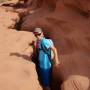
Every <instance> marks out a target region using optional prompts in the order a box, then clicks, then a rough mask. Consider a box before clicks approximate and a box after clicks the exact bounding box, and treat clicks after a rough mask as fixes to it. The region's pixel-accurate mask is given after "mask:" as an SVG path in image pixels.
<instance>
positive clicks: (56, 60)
mask: <svg viewBox="0 0 90 90" xmlns="http://www.w3.org/2000/svg"><path fill="white" fill-rule="evenodd" d="M51 49H52V51H53V53H54V60H55V61H54V62H55V65H58V64H59V63H60V62H59V58H58V53H57V49H56V47H55V46H52V47H51Z"/></svg>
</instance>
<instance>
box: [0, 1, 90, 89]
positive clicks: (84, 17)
mask: <svg viewBox="0 0 90 90" xmlns="http://www.w3.org/2000/svg"><path fill="white" fill-rule="evenodd" d="M22 1H24V2H23V5H25V7H24V8H23V7H20V8H18V9H17V10H16V9H15V6H14V8H12V7H9V8H8V9H7V7H1V9H0V12H2V13H0V20H1V21H2V22H3V23H0V27H1V30H0V43H1V44H0V58H1V59H0V60H1V68H3V69H1V71H0V73H1V74H0V75H1V77H0V78H2V79H1V82H0V83H1V86H2V87H1V89H2V90H12V88H13V87H14V88H13V90H14V89H15V90H21V89H22V90H29V89H30V90H41V87H40V84H39V82H38V79H37V74H36V70H35V65H34V64H33V63H32V62H29V61H30V58H29V57H30V55H31V54H32V52H33V50H32V47H31V46H29V44H30V43H31V42H32V41H33V39H34V36H33V34H32V33H30V32H26V31H33V29H34V28H35V27H41V28H43V30H44V33H45V35H46V37H48V38H51V39H53V41H54V43H55V46H56V48H57V50H58V53H59V60H60V65H58V67H54V68H53V79H54V80H53V86H52V88H53V90H58V89H60V90H90V30H89V29H90V13H89V12H90V11H89V10H90V1H89V0H83V1H82V0H26V1H25V0H20V1H19V2H20V3H21V2H22ZM18 5H20V4H18ZM23 5H22V6H23ZM16 6H17V5H16ZM2 9H4V10H3V11H1V10H2ZM13 9H14V10H13ZM13 11H15V12H13ZM17 12H18V13H17ZM3 13H4V14H3ZM4 15H6V16H5V17H4ZM13 16H15V17H13ZM8 17H9V18H8ZM2 18H3V20H2ZM8 20H10V21H9V22H10V23H8ZM15 23H17V25H20V26H19V27H20V28H19V30H22V31H16V30H14V29H15V27H14V26H15ZM12 28H14V29H12ZM28 60H29V61H28ZM33 69H34V70H33ZM33 74H34V75H33ZM33 76H35V77H33ZM4 78H5V79H4ZM5 80H6V81H5ZM10 80H11V81H10ZM32 81H35V83H34V82H32ZM8 82H9V83H8ZM17 82H18V83H17ZM34 84H35V87H33V85H34ZM30 85H31V86H30ZM5 86H6V87H5ZM31 88H32V89H31Z"/></svg>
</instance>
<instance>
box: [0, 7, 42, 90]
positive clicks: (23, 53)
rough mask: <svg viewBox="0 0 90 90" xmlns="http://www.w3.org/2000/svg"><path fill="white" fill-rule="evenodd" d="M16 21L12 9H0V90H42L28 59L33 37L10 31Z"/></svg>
mask: <svg viewBox="0 0 90 90" xmlns="http://www.w3.org/2000/svg"><path fill="white" fill-rule="evenodd" d="M18 20H19V16H18V14H17V13H15V12H13V10H12V8H8V7H0V90H42V88H41V86H40V84H39V81H38V76H37V72H36V67H35V64H34V63H33V62H32V61H31V59H30V56H31V54H32V52H33V49H32V46H31V45H30V44H31V43H32V41H33V40H34V39H35V38H34V35H33V34H32V33H31V32H26V31H16V30H15V29H12V28H14V26H15V24H16V22H17V21H18Z"/></svg>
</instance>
